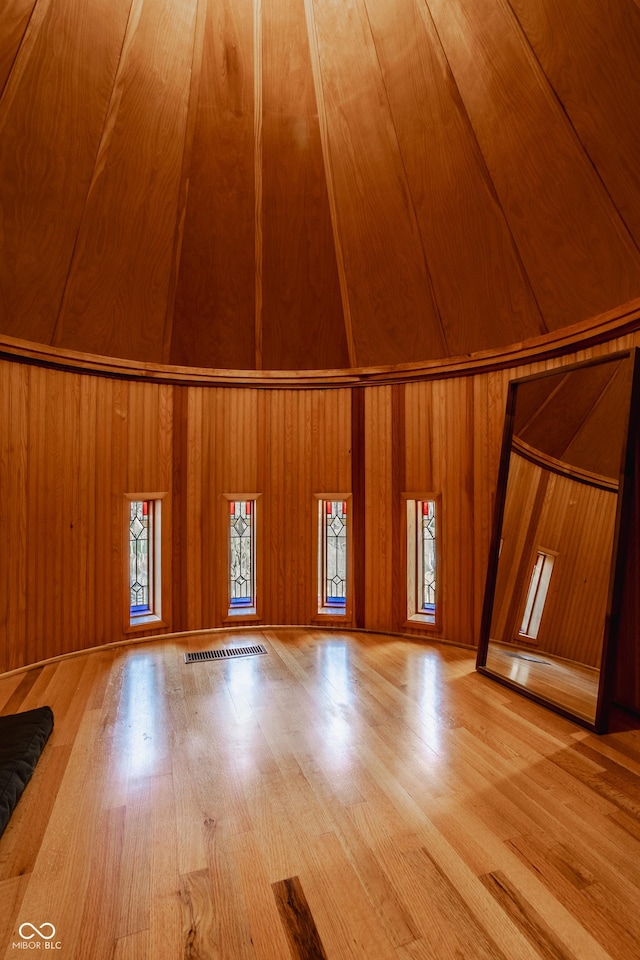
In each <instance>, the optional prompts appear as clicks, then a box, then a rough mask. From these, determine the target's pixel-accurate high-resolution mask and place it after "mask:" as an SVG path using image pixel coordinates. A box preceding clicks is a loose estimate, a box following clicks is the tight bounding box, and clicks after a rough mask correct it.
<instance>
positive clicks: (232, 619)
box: [221, 493, 263, 626]
mask: <svg viewBox="0 0 640 960" xmlns="http://www.w3.org/2000/svg"><path fill="white" fill-rule="evenodd" d="M261 497H262V494H261V493H223V494H222V504H223V506H224V509H225V515H224V520H223V523H224V530H225V537H224V540H225V545H226V549H225V554H224V556H225V560H224V563H223V564H222V563H221V569H222V571H223V576H224V580H223V582H222V585H221V586H222V589H221V595H222V597H223V598H224V604H225V605H224V608H223V610H222V616H221V620H222V623H223V624H233V625H235V626H239V625H241V624H243V623H256V622H257V621H259V620H262V596H261V593H262V591H261V589H260V584H261V583H262V579H263V578H262V542H261V541H262V537H261V536H260V517H261V503H260V499H261ZM243 500H244V501H251V502H252V503H253V552H254V556H253V592H254V598H253V600H254V602H253V604H252V605H251V606H236V607H233V606H232V604H231V581H230V578H229V573H230V570H229V559H230V556H231V542H230V540H231V538H230V532H229V504H230V503H232V502H234V501H235V502H238V501H240V502H242V501H243Z"/></svg>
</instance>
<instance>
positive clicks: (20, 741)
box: [0, 707, 53, 836]
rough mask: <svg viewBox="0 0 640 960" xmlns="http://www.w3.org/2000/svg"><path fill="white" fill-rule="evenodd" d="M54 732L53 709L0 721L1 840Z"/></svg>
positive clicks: (18, 714)
mask: <svg viewBox="0 0 640 960" xmlns="http://www.w3.org/2000/svg"><path fill="white" fill-rule="evenodd" d="M52 730H53V711H52V709H51V707H37V708H36V709H35V710H25V711H24V713H11V714H9V715H8V716H6V717H0V836H1V835H2V832H3V831H4V828H5V827H6V825H7V823H8V822H9V817H10V816H11V814H12V813H13V811H14V809H15V806H16V804H17V802H18V800H19V799H20V797H21V795H22V791H23V790H24V788H25V787H26V785H27V784H28V783H29V780H30V779H31V774H32V773H33V771H34V768H35V765H36V763H37V762H38V760H39V759H40V754H41V753H42V751H43V749H44V745H45V743H46V742H47V740H48V738H49V734H50V733H51V731H52Z"/></svg>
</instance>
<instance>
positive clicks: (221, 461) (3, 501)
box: [0, 340, 630, 669]
mask: <svg viewBox="0 0 640 960" xmlns="http://www.w3.org/2000/svg"><path fill="white" fill-rule="evenodd" d="M629 342H630V341H628V340H624V341H616V342H612V343H611V344H610V345H609V349H610V350H611V351H613V350H616V349H618V348H619V347H621V346H623V345H629ZM598 351H599V352H602V348H598ZM594 352H595V351H593V350H587V351H582V358H583V359H586V358H587V357H589V356H592V355H593V353H594ZM569 359H570V358H569ZM551 364H552V361H545V362H544V363H538V364H537V365H527V366H525V367H521V368H518V369H515V370H506V371H501V372H498V373H491V374H481V375H479V376H478V377H477V378H475V379H474V378H471V377H467V378H450V379H446V380H439V381H428V382H421V383H412V384H408V385H406V386H404V385H396V386H375V387H373V386H367V387H356V388H353V389H343V388H340V389H322V388H313V389H308V390H304V389H301V390H282V389H272V390H268V389H260V390H255V389H250V388H242V389H240V388H224V387H215V388H208V387H195V386H193V387H174V386H171V385H168V384H162V385H160V384H154V383H145V382H134V381H125V380H117V379H108V378H101V377H92V376H84V375H82V374H80V373H67V372H63V371H57V370H52V369H46V368H43V367H38V366H33V367H29V366H27V365H22V364H14V363H11V362H7V361H0V669H11V668H12V667H14V666H18V665H20V664H21V663H25V662H34V661H36V660H38V659H42V658H43V657H48V656H55V655H57V654H59V653H63V652H65V651H70V650H74V649H80V648H83V647H87V646H92V645H94V644H97V643H108V642H110V641H113V640H119V639H122V638H123V613H124V612H125V611H123V602H124V599H125V598H124V596H123V592H124V591H123V581H124V566H123V565H125V564H126V562H127V558H126V554H125V552H124V543H123V539H124V538H123V523H124V501H123V494H124V493H125V492H129V493H132V492H140V493H143V492H153V491H158V492H160V491H165V490H166V491H167V494H168V496H167V497H166V498H165V501H164V502H163V522H164V524H165V534H166V536H167V538H168V540H169V543H168V545H167V550H166V552H165V560H166V562H167V572H169V569H170V566H171V564H170V561H171V558H172V553H173V561H174V569H173V590H174V591H175V595H176V597H177V598H178V601H177V605H176V616H175V618H173V617H172V615H171V614H172V608H171V585H169V586H168V587H167V592H166V596H165V608H164V612H165V614H166V616H167V627H166V629H167V630H171V629H199V628H207V627H214V626H219V625H221V623H222V620H223V618H224V616H225V614H226V609H225V605H226V600H227V597H226V577H227V564H228V557H227V549H228V548H227V527H226V522H227V516H226V514H225V510H224V506H225V504H224V503H223V501H222V495H223V494H225V493H227V494H233V493H235V494H244V493H246V494H249V493H258V494H261V504H260V510H259V518H260V521H259V522H260V529H259V538H260V546H261V551H262V557H263V561H264V564H263V570H262V576H261V578H260V583H259V589H260V590H261V592H262V610H261V616H262V620H263V622H265V623H274V622H281V623H300V622H302V623H305V622H306V623H308V622H310V621H311V618H312V617H313V615H314V613H315V603H316V583H315V571H314V569H313V554H314V538H315V535H316V534H315V531H314V500H313V497H314V494H318V495H321V494H322V493H335V492H344V493H349V492H351V493H352V495H353V502H352V506H353V514H352V516H353V519H354V523H355V519H356V516H357V515H358V510H360V511H361V512H362V514H363V516H362V518H361V519H362V521H363V522H362V525H361V529H360V533H359V534H358V535H357V536H356V535H355V534H356V531H355V529H354V530H353V531H352V532H353V533H354V540H353V544H354V564H355V566H354V571H353V573H354V581H355V583H356V585H357V588H358V591H361V595H360V596H358V594H356V600H357V601H358V602H357V604H356V611H355V612H356V616H361V617H362V625H363V626H366V627H368V628H370V629H376V630H393V631H401V630H402V629H403V623H402V622H401V619H402V614H403V611H402V610H400V608H399V607H398V594H399V592H401V578H402V576H403V575H404V574H403V570H402V566H403V563H402V561H403V558H402V557H400V558H398V546H397V544H398V542H399V539H401V535H402V526H403V524H404V522H405V518H404V516H403V514H402V511H401V510H400V509H399V506H398V503H397V499H398V496H399V494H401V493H402V492H403V490H402V489H401V488H404V489H406V490H408V491H410V490H415V491H419V490H424V491H429V490H431V491H433V492H434V493H439V494H441V497H442V515H441V523H440V528H439V535H440V536H441V537H442V541H441V542H442V561H443V562H442V570H441V573H440V579H441V583H440V585H441V589H442V593H441V603H442V614H443V617H442V624H441V629H439V630H438V632H437V633H436V634H435V635H436V636H437V637H443V638H444V639H448V640H452V641H456V642H462V643H468V644H470V643H475V640H476V636H477V635H478V634H477V624H478V619H479V607H480V603H481V597H480V596H479V595H478V594H481V593H482V590H483V586H484V574H485V571H486V559H487V551H488V537H489V530H488V524H489V515H490V511H491V506H492V500H493V490H494V486H495V479H496V471H497V462H498V457H499V449H500V438H501V432H502V423H503V418H504V399H505V396H506V387H507V383H508V380H509V379H511V378H515V377H520V376H521V375H527V374H529V373H534V372H536V371H540V370H542V369H544V368H545V367H547V366H550V365H551ZM394 398H395V399H394ZM354 458H355V459H356V460H357V463H356V462H354ZM403 461H404V464H403ZM403 470H404V471H405V475H404V478H403V476H402V473H403ZM581 489H582V488H581ZM585 489H587V488H585ZM581 496H583V499H581V500H579V501H578V500H576V498H575V496H574V495H573V494H572V493H571V492H569V493H567V492H566V491H565V493H564V494H563V495H562V496H561V497H559V499H558V504H559V506H557V507H554V508H553V511H552V513H550V514H549V518H548V520H547V521H545V522H546V523H547V524H548V532H545V534H544V535H545V539H546V540H547V541H548V542H547V543H546V545H547V546H548V547H550V548H551V549H554V543H555V542H556V541H554V543H552V542H551V537H552V535H553V536H554V537H556V538H557V542H558V543H559V544H560V546H559V547H555V548H557V549H559V550H561V551H562V552H563V553H566V555H567V556H568V557H569V556H570V557H576V558H577V557H580V558H583V557H586V556H587V555H590V556H591V558H592V559H593V560H594V563H596V562H597V563H598V564H601V561H602V557H603V555H604V553H606V548H605V546H603V544H604V539H603V537H604V526H603V525H601V524H600V519H601V518H603V517H604V513H603V511H602V510H601V508H600V505H599V503H598V502H596V500H595V499H593V497H592V498H591V499H588V498H587V499H584V497H585V496H586V494H581ZM594 496H595V495H594ZM518 509H519V511H520V513H521V514H522V515H524V514H526V512H527V510H529V514H531V513H533V512H534V511H533V508H526V505H525V506H522V505H521V506H520V507H519V508H518ZM576 512H578V513H580V514H585V515H587V516H589V517H590V528H589V533H587V534H583V533H582V532H580V528H579V526H578V524H576V523H574V522H573V517H574V515H575V514H576ZM174 521H175V523H176V524H178V527H175V526H174ZM172 530H173V531H174V533H175V534H176V535H175V537H172V536H171V533H172ZM545 530H546V528H545ZM594 538H595V539H594ZM171 540H173V551H172V549H171ZM594 544H596V547H595V548H594ZM505 550H508V546H507V545H505ZM176 552H177V553H178V554H179V556H178V558H177V560H176ZM506 556H507V553H505V557H506ZM558 570H560V567H559V568H558ZM585 571H586V572H585V578H586V581H587V586H585V588H584V590H583V591H582V592H580V591H578V592H577V594H576V596H575V597H573V595H572V596H571V597H568V590H567V589H566V587H565V586H563V584H564V581H563V579H562V577H561V576H560V574H559V575H558V577H557V578H556V579H557V584H558V586H557V590H558V596H557V598H556V600H554V603H555V604H556V608H557V615H558V618H560V617H561V616H564V618H565V619H564V620H561V619H558V631H557V632H558V633H559V634H561V635H562V636H564V638H565V640H566V641H567V643H570V644H574V643H577V642H578V633H579V632H580V630H582V633H583V634H584V637H586V635H587V628H586V626H584V623H586V620H589V622H590V623H591V622H594V621H595V620H596V619H597V616H598V615H599V614H598V609H599V608H598V607H597V603H599V602H600V600H599V599H598V600H597V602H596V598H595V593H596V592H595V591H592V593H593V594H594V595H593V596H592V593H589V590H590V589H591V585H592V583H593V578H592V573H591V572H590V569H589V570H587V569H586V567H585ZM517 573H518V571H517V570H516V571H515V574H516V575H517ZM601 594H602V591H600V594H599V595H598V597H599V596H600V595H601ZM394 598H395V599H394ZM556 601H557V603H556ZM394 605H395V606H394ZM550 609H551V607H550ZM358 610H359V611H360V612H359V613H358ZM554 616H555V615H554ZM583 617H584V618H586V619H585V620H584V621H583ZM581 624H582V625H583V626H582V627H581V626H580V625H581ZM154 632H157V631H156V630H154V629H153V628H152V629H150V630H149V631H148V633H149V634H152V633H154ZM411 632H412V633H414V634H416V635H418V636H419V635H422V636H424V635H426V634H429V635H431V636H433V635H434V633H433V631H421V630H419V629H412V630H411ZM565 649H566V651H569V652H572V651H573V650H574V647H572V646H567V647H566V648H565ZM561 655H563V654H561Z"/></svg>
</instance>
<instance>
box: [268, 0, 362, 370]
mask: <svg viewBox="0 0 640 960" xmlns="http://www.w3.org/2000/svg"><path fill="white" fill-rule="evenodd" d="M262 16H263V50H264V55H263V59H262V96H263V102H262V108H263V138H262V167H263V207H262V240H263V274H262V275H263V303H262V328H263V342H262V365H263V366H264V367H265V368H266V369H275V368H277V367H284V368H292V369H296V368H300V369H305V368H308V367H309V366H315V365H316V362H317V361H319V363H320V366H322V367H327V368H331V367H343V366H348V363H349V358H348V353H347V341H346V335H345V327H344V321H343V313H342V301H341V296H340V285H339V281H338V270H337V265H336V254H335V250H334V246H333V234H332V227H331V214H330V210H329V201H328V196H327V186H326V172H325V167H324V160H323V154H322V144H321V140H320V128H319V122H318V108H317V104H316V94H315V89H314V84H313V73H312V69H311V57H310V52H309V39H308V35H307V25H306V20H305V10H304V3H303V0H287V2H285V3H279V2H275V0H263V2H262ZM293 251H295V255H292V254H293Z"/></svg>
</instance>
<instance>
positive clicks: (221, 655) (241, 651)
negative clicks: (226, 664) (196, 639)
mask: <svg viewBox="0 0 640 960" xmlns="http://www.w3.org/2000/svg"><path fill="white" fill-rule="evenodd" d="M266 652H267V649H266V647H263V646H262V644H261V643H258V644H255V645H254V646H252V647H223V648H220V649H219V650H196V651H195V652H194V653H185V655H184V662H185V663H202V662H204V661H206V660H229V659H231V658H233V657H256V656H259V655H260V654H262V653H266Z"/></svg>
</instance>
